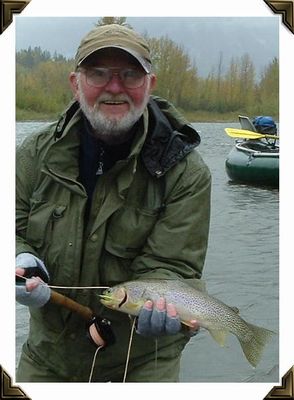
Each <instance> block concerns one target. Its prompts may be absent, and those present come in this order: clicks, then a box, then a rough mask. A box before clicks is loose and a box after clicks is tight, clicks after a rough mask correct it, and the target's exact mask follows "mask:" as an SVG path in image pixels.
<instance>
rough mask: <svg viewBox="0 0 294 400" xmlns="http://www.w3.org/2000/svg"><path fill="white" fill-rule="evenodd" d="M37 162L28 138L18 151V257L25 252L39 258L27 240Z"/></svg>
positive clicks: (33, 145)
mask: <svg viewBox="0 0 294 400" xmlns="http://www.w3.org/2000/svg"><path fill="white" fill-rule="evenodd" d="M36 164H37V161H36V152H35V144H34V140H33V137H28V138H27V139H25V140H24V142H23V143H22V144H21V145H20V146H18V148H17V149H16V199H15V202H16V255H18V254H20V253H24V252H28V253H32V254H34V255H35V256H37V257H38V254H37V252H36V251H35V249H34V248H33V247H32V246H30V245H29V244H28V243H27V242H26V240H25V238H26V229H27V221H28V217H29V212H30V199H31V195H32V192H33V188H34V182H35V179H36V174H37V169H38V168H37V165H36Z"/></svg>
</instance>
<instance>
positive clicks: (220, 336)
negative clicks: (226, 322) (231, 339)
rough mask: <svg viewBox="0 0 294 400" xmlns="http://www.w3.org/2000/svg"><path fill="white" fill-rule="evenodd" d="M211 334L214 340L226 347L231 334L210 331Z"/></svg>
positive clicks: (226, 331)
mask: <svg viewBox="0 0 294 400" xmlns="http://www.w3.org/2000/svg"><path fill="white" fill-rule="evenodd" d="M208 331H209V333H210V334H211V336H212V337H213V339H214V340H215V341H216V342H217V343H218V344H219V345H220V346H221V347H224V345H225V343H226V339H227V336H228V334H229V331H228V330H217V329H208Z"/></svg>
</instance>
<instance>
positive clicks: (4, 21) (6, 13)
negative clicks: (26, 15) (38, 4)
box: [0, 0, 31, 35]
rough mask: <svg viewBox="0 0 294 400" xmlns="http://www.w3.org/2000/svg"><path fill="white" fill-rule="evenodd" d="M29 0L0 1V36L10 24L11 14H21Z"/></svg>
mask: <svg viewBox="0 0 294 400" xmlns="http://www.w3.org/2000/svg"><path fill="white" fill-rule="evenodd" d="M30 1H31V0H23V1H13V0H0V35H1V33H2V32H3V31H4V30H5V29H6V28H7V27H8V26H9V25H10V24H11V22H12V18H13V14H14V13H18V14H19V13H21V12H22V10H23V9H24V8H25V7H26V6H27V5H28V4H29V2H30Z"/></svg>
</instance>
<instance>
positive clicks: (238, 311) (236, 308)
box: [229, 306, 240, 314]
mask: <svg viewBox="0 0 294 400" xmlns="http://www.w3.org/2000/svg"><path fill="white" fill-rule="evenodd" d="M229 307H230V309H231V310H233V311H234V312H235V313H236V314H239V313H240V310H239V308H238V307H231V306H229Z"/></svg>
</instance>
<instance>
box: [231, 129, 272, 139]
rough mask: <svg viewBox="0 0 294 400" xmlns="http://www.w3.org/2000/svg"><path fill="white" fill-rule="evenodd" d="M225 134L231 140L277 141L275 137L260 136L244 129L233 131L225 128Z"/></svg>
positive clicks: (260, 134)
mask: <svg viewBox="0 0 294 400" xmlns="http://www.w3.org/2000/svg"><path fill="white" fill-rule="evenodd" d="M225 131H226V133H227V134H228V135H229V136H230V137H233V138H242V139H262V138H268V139H279V136H277V135H268V134H262V133H258V132H253V131H247V130H246V129H235V128H225Z"/></svg>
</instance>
